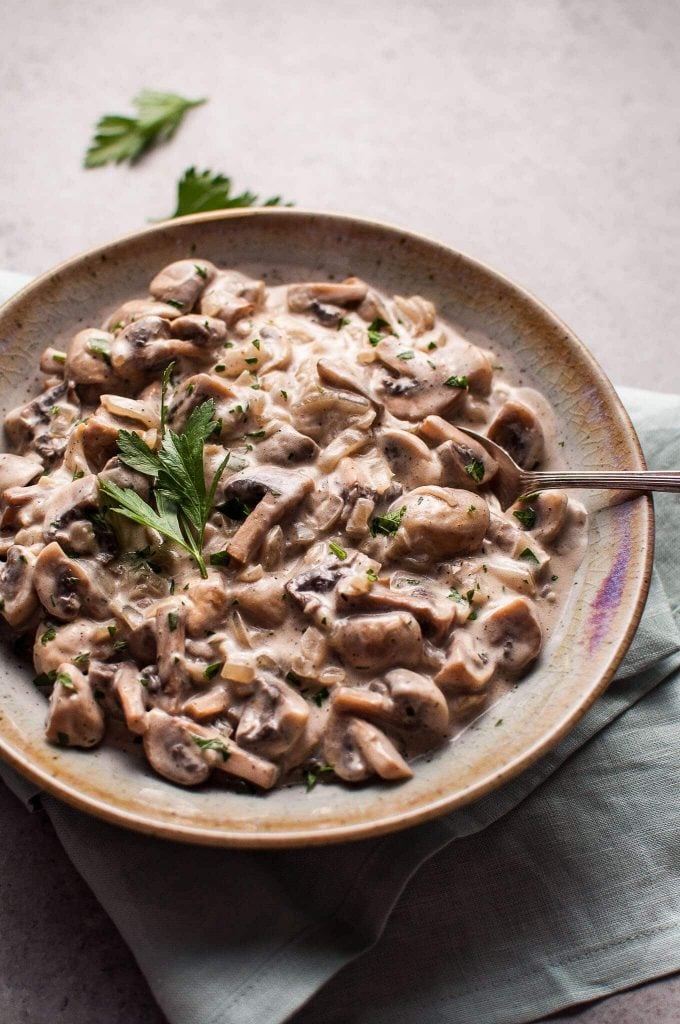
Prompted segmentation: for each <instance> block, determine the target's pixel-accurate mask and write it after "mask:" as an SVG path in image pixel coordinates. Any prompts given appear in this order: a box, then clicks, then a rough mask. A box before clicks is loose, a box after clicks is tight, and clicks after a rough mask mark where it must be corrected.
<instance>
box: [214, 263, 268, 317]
mask: <svg viewBox="0 0 680 1024" xmlns="http://www.w3.org/2000/svg"><path fill="white" fill-rule="evenodd" d="M263 303H264V281H254V280H252V278H249V277H246V276H245V274H239V273H238V271H236V270H226V271H220V272H219V273H218V274H216V275H215V277H214V278H213V280H212V281H211V282H210V284H209V285H208V287H207V288H206V289H205V291H204V292H203V295H202V297H201V305H200V310H201V313H202V314H204V315H205V316H209V317H215V318H216V319H217V320H223V321H224V323H225V324H226V325H227V327H232V326H233V325H234V324H235V323H236V322H237V320H240V319H241V318H242V317H244V316H251V315H252V314H253V313H255V312H256V311H257V310H259V309H261V308H262V305H263Z"/></svg>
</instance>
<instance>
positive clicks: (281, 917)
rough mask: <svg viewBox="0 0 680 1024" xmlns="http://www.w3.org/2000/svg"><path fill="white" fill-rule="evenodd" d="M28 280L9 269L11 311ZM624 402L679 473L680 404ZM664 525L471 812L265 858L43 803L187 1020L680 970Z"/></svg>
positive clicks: (667, 499)
mask: <svg viewBox="0 0 680 1024" xmlns="http://www.w3.org/2000/svg"><path fill="white" fill-rule="evenodd" d="M21 283H22V281H21V280H17V279H16V275H15V280H13V281H3V278H2V275H0V299H2V298H3V296H2V294H1V290H2V287H3V284H5V285H7V287H6V289H5V296H4V297H6V295H7V294H9V293H10V292H11V290H12V286H13V287H18V286H19V285H20V284H21ZM622 397H623V400H624V403H625V404H626V406H627V408H628V410H629V411H630V412H631V414H632V416H633V419H634V422H635V424H636V427H637V429H638V431H639V433H640V436H641V439H642V442H643V446H644V447H645V451H646V453H647V456H648V459H649V461H650V464H651V465H654V466H658V467H660V468H663V467H668V468H670V467H673V466H676V467H677V466H680V435H679V433H678V431H677V430H676V429H675V424H676V423H677V422H678V417H679V415H680V398H676V397H674V396H663V395H656V394H652V393H645V392H634V391H622ZM657 514H658V533H657V563H656V573H655V576H654V580H653V584H652V589H651V592H650V597H649V600H648V602H647V608H646V609H645V613H644V616H643V620H642V623H641V625H640V628H639V630H638V632H637V634H636V637H635V640H634V642H633V645H632V646H631V649H630V651H629V653H628V655H627V657H626V659H625V661H624V662H623V664H622V666H621V668H620V671H619V672H618V674H617V677H616V680H615V681H614V682H613V683H612V685H611V686H610V688H609V690H608V691H607V693H606V694H605V695H604V696H603V697H602V698H601V699H600V700H599V701H598V702H597V704H596V705H595V706H594V707H593V708H592V709H591V710H590V712H589V713H588V714H587V715H586V716H585V717H584V718H583V719H582V720H581V721H580V723H579V724H578V726H577V727H576V728H575V729H574V730H573V731H572V732H571V733H570V734H569V736H568V737H566V739H565V740H564V741H563V742H562V743H560V744H559V746H558V747H556V748H555V749H554V750H553V751H551V752H550V753H549V754H548V755H547V756H546V757H544V758H543V759H542V760H541V761H540V762H539V763H538V764H536V765H534V766H533V767H532V768H531V769H529V770H528V771H527V772H525V773H524V774H523V775H522V776H520V777H519V778H517V779H515V780H513V782H511V783H510V784H509V785H507V786H505V787H504V788H503V789H501V790H499V791H497V792H496V793H493V794H491V795H490V796H489V797H487V798H485V799H484V800H481V801H479V802H478V803H476V804H474V805H473V806H472V807H468V808H464V809H463V810H461V811H458V812H456V813H454V814H452V815H449V816H448V817H445V818H441V819H439V820H437V821H435V822H431V823H428V824H426V825H422V826H419V827H417V828H414V829H410V830H408V831H406V832H402V833H398V834H395V835H392V836H387V837H384V838H382V839H377V840H370V841H365V842H361V843H356V844H349V845H346V846H332V847H328V848H324V849H313V850H295V851H288V852H287V851H281V852H271V853H269V852H246V851H226V850H213V849H205V848H191V847H187V846H184V845H180V844H175V843H170V842H164V841H160V840H154V839H149V838H145V837H143V836H140V835H137V834H135V833H132V832H126V831H124V830H122V829H118V828H115V827H113V826H110V825H106V824H104V823H102V822H99V821H97V820H95V819H93V818H89V817H87V816H85V815H83V814H81V813H79V812H77V811H75V810H73V809H71V808H70V807H67V806H66V805H64V804H62V803H60V802H59V801H57V800H55V799H54V798H52V797H48V796H45V795H43V797H42V803H43V806H44V807H45V808H46V809H47V811H48V813H49V815H50V817H51V819H52V821H53V823H54V826H55V828H56V830H57V833H58V835H59V836H60V838H61V841H62V842H63V844H64V847H65V849H66V851H67V853H68V854H69V856H70V857H71V859H72V860H73V862H74V864H75V865H76V867H77V868H78V869H79V871H80V872H81V874H82V875H83V876H84V878H85V879H86V880H87V882H88V883H89V884H90V886H91V887H92V889H93V890H94V892H95V894H96V895H97V896H98V898H99V899H100V901H101V902H102V904H103V906H104V907H105V908H106V910H107V911H108V913H109V914H110V915H111V917H112V918H113V920H114V922H115V923H116V925H117V926H118V928H119V930H120V932H121V934H122V935H123V937H124V938H125V939H126V941H127V942H128V943H129V945H130V947H131V948H132V950H133V952H134V954H135V956H136V958H137V961H138V963H139V965H140V967H141V969H142V970H143V972H144V973H145V975H146V977H147V979H148V981H149V983H150V985H151V988H152V989H153V991H154V993H155V995H156V998H157V999H158V1002H159V1003H160V1005H161V1007H162V1008H163V1010H164V1012H165V1013H166V1015H167V1017H168V1019H169V1020H170V1021H171V1022H172V1024H186V1022H188V1021H191V1024H281V1022H283V1021H284V1020H290V1021H294V1022H295V1024H322V1022H323V1024H349V1022H351V1024H355V1022H356V1024H363V1022H366V1024H368V1022H369V1021H370V1022H371V1024H380V1022H383V1021H384V1022H387V1021H389V1022H390V1024H435V1022H444V1021H445V1022H447V1024H456V1022H461V1024H463V1022H465V1024H469V1022H470V1021H474V1022H475V1024H514V1022H521V1021H530V1020H534V1019H536V1018H537V1017H539V1016H542V1015H545V1014H547V1013H550V1012H553V1011H555V1010H558V1009H560V1008H563V1007H565V1006H568V1005H572V1004H573V1003H575V1002H578V1001H581V1000H584V999H591V998H594V997H595V996H598V995H604V994H607V993H611V992H614V991H617V990H619V989H621V988H625V987H627V986H630V985H634V984H637V983H639V982H642V981H644V980H647V979H649V978H652V977H655V976H658V975H660V974H663V973H667V972H670V971H673V970H676V969H678V968H680V923H679V922H680V913H679V911H680V871H679V865H680V857H679V855H678V846H677V836H678V826H679V825H680V789H679V787H678V781H679V775H680V772H679V770H678V766H679V762H680V755H679V753H678V748H679V746H680V745H679V744H678V741H677V735H676V734H677V723H678V721H679V720H680V691H679V689H678V687H677V685H674V683H675V680H676V679H677V677H678V674H680V673H679V671H678V670H679V669H680V635H679V634H678V628H677V627H678V622H677V620H678V616H680V575H679V573H678V570H677V568H676V565H675V562H674V544H675V537H677V536H678V532H679V529H680V501H678V499H677V498H676V497H674V496H670V495H669V496H666V495H664V496H660V497H659V498H658V499H657ZM660 684H663V685H660ZM641 698H644V699H641ZM2 774H3V777H4V778H5V779H6V781H8V783H9V784H10V785H13V786H16V788H17V792H18V793H19V794H20V795H22V796H24V797H26V796H27V795H29V793H30V791H31V789H30V787H29V786H28V785H26V784H24V783H23V781H22V780H17V778H16V776H14V775H13V773H11V772H10V771H9V770H6V769H4V768H3V771H2Z"/></svg>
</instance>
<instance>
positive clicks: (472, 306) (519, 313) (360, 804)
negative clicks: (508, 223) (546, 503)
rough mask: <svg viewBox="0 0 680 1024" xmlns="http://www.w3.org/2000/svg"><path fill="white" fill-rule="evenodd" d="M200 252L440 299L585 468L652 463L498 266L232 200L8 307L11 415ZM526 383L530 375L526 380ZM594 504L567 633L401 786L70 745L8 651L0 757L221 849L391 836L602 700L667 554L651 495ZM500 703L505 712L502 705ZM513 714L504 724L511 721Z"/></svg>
mask: <svg viewBox="0 0 680 1024" xmlns="http://www.w3.org/2000/svg"><path fill="white" fill-rule="evenodd" d="M192 254H196V255H197V256H198V255H200V256H202V257H204V258H206V259H209V260H212V261H214V262H215V263H217V264H220V265H222V266H228V267H238V268H239V269H241V270H244V271H246V272H247V273H249V274H251V275H253V276H255V277H263V278H264V279H265V280H266V281H267V283H269V284H279V283H282V282H286V281H301V280H307V279H326V278H328V277H333V276H335V277H336V278H344V277H346V276H348V275H349V274H356V275H358V276H360V277H362V278H365V279H366V280H368V281H370V282H372V283H373V284H375V285H377V286H379V287H381V288H384V289H385V290H386V291H389V292H398V293H404V294H413V293H419V294H422V295H424V296H426V297H427V298H429V299H432V300H433V301H434V303H435V304H436V306H437V310H438V312H439V313H440V315H442V316H443V317H444V318H445V319H446V320H448V321H449V322H451V323H453V324H456V325H457V326H459V327H461V328H462V329H463V330H465V331H470V332H473V333H474V332H481V333H482V334H483V335H486V336H487V337H488V339H489V345H490V347H492V348H493V349H494V351H495V352H499V353H502V357H503V358H504V359H505V358H507V361H508V363H509V365H511V366H512V367H514V374H518V375H519V376H520V377H521V380H522V383H523V384H525V385H530V386H533V387H536V388H537V389H538V390H539V391H541V392H542V393H543V394H544V395H545V396H546V397H547V398H548V400H549V401H550V403H551V404H552V406H553V408H554V410H555V415H556V417H557V424H558V430H559V435H560V437H561V438H562V439H563V440H564V442H565V445H564V452H565V456H566V460H567V463H568V466H569V468H582V469H589V470H597V469H642V468H644V461H643V458H642V454H641V451H640V446H639V444H638V441H637V438H636V435H635V432H634V431H633V428H632V426H631V424H630V421H629V419H628V417H627V415H626V413H625V412H624V410H623V408H622V406H621V403H620V402H619V400H618V398H617V396H616V394H615V392H614V390H613V388H612V386H611V384H610V383H609V381H608V380H607V378H606V376H605V374H604V373H603V372H602V370H601V369H600V367H599V366H598V365H597V363H596V362H595V360H594V359H593V357H592V356H591V355H590V354H589V353H588V351H587V350H586V349H585V348H584V346H583V345H582V344H581V342H579V341H578V339H577V338H576V337H575V336H574V334H573V333H572V332H571V331H570V330H569V328H568V327H566V326H565V325H564V324H563V323H562V322H561V321H560V320H559V319H558V318H557V317H556V316H554V315H553V314H552V313H551V312H550V311H549V310H548V309H546V307H545V306H543V305H542V304H541V303H540V302H538V301H537V300H536V299H534V298H533V297H532V296H530V295H528V294H527V293H526V292H525V291H523V290H522V289H521V288H519V287H517V286H516V285H515V284H512V283H511V282H510V281H508V280H507V279H506V278H504V277H502V276H501V275H500V274H498V273H497V272H496V271H494V270H491V269H490V268H488V267H486V266H484V265H482V264H480V263H478V262H477V261H475V260H473V259H470V258H469V257H467V256H464V255H461V254H460V253H458V252H455V251H453V250H451V249H449V248H447V247H445V246H443V245H439V244H437V243H436V242H433V241H430V240H428V239H426V238H422V237H419V236H417V235H414V234H411V233H409V232H407V231H402V230H400V229H398V228H394V227H388V226H386V225H384V224H378V223H374V222H370V221H365V220H359V219H357V218H353V217H346V216H336V215H331V214H321V213H310V212H304V211H300V210H253V211H250V210H247V211H229V212H223V213H217V214H205V215H198V216H194V217H186V218H183V219H180V220H175V221H170V222H167V223H163V224H158V225H155V226H153V227H151V228H147V229H146V230H143V231H140V232H138V233H137V234H135V235H132V236H129V237H127V238H123V239H121V240H119V241H116V242H113V243H111V244H110V245H105V246H102V247H101V248H98V249H95V250H93V251H91V252H88V253H86V254H84V255H82V256H78V257H76V258H75V259H72V260H69V261H68V262H67V263H64V264H62V265H61V266H59V267H57V268H56V269H54V270H51V271H49V272H48V273H46V274H43V276H42V277H40V278H38V279H37V280H36V281H34V282H33V283H32V284H30V285H29V286H28V287H27V288H25V289H24V290H23V291H22V292H21V293H19V294H18V295H17V296H16V297H15V298H13V299H12V300H11V301H10V302H8V303H7V304H6V305H5V306H4V307H3V309H2V310H1V311H0V373H1V374H2V394H1V402H0V412H2V414H3V415H4V413H5V412H6V411H7V410H8V409H10V408H12V407H13V406H14V405H16V404H18V403H19V402H22V401H25V400H26V399H27V398H28V397H29V396H31V395H33V394H35V393H37V390H38V389H39V386H40V383H39V382H40V375H39V374H38V372H37V363H38V357H39V354H40V352H41V350H42V349H43V348H44V347H45V346H46V345H47V344H48V343H50V344H51V343H54V344H56V345H57V347H60V343H61V347H63V346H64V345H65V344H66V343H67V341H68V339H69V338H70V337H71V336H72V335H73V334H74V332H75V331H77V330H79V329H80V328H82V327H85V326H89V325H91V324H97V323H98V322H100V321H101V320H102V318H103V317H104V316H105V315H106V314H107V313H109V312H111V311H112V310H113V309H114V308H115V307H116V306H117V305H119V303H121V302H122V301H123V300H125V299H128V298H130V297H133V296H137V295H140V296H141V295H144V294H146V291H147V285H148V282H149V280H150V279H151V278H152V277H153V275H154V274H155V273H156V272H157V270H158V269H159V268H160V267H162V266H164V265H165V264H167V263H170V262H172V261H173V260H177V259H181V258H185V257H187V256H190V255H192ZM513 382H515V381H513ZM599 497H600V501H599V503H598V501H595V500H593V498H592V497H591V498H590V526H589V543H588V548H587V552H586V555H585V558H584V560H583V563H582V565H581V568H580V570H579V572H578V575H577V577H576V578H575V580H574V586H573V587H572V597H571V599H570V601H569V602H568V604H567V607H566V608H565V611H564V613H563V615H562V620H561V623H560V627H559V629H558V631H557V634H556V636H555V637H554V638H553V640H552V642H551V643H550V645H549V646H548V649H547V650H546V651H545V652H544V654H543V655H542V657H541V659H540V661H539V663H538V664H537V666H536V668H535V669H534V670H533V672H532V673H531V674H530V675H529V676H528V677H527V678H526V679H525V680H523V681H522V682H521V683H520V684H519V686H518V687H517V688H516V689H515V691H514V692H512V693H511V694H509V695H508V696H507V697H505V698H504V699H503V704H502V709H495V712H494V713H492V714H487V715H485V716H482V717H481V718H480V719H479V720H478V721H477V722H476V723H475V724H474V725H472V726H471V727H470V728H468V729H467V730H466V731H465V732H464V733H463V734H462V735H461V736H460V738H458V739H457V740H456V741H455V742H453V743H452V744H449V745H447V746H445V747H443V748H442V749H440V750H439V751H437V752H436V753H435V754H434V755H433V756H428V758H426V759H424V760H422V761H421V762H420V763H419V764H418V767H417V771H416V773H415V777H414V778H413V779H412V780H411V781H409V782H407V783H406V784H402V785H386V784H375V785H367V786H363V787H361V788H351V787H344V786H336V785H333V786H327V785H318V786H316V787H315V788H314V789H313V790H312V791H311V792H309V793H307V792H306V791H305V788H304V787H303V786H294V787H289V788H283V789H279V790H275V791H273V792H271V793H267V794H265V795H257V796H255V795H253V796H244V795H240V794H235V793H232V792H230V791H228V790H225V789H223V788H220V787H217V786H213V787H210V786H208V787H206V788H204V789H199V790H195V791H190V790H184V789H181V788H178V787H176V786H174V785H172V784H171V783H169V782H166V781H164V780H163V779H161V778H159V777H158V776H157V775H156V774H155V773H153V772H152V771H151V769H150V768H149V767H148V765H147V764H146V762H145V760H144V759H143V757H142V755H141V753H140V752H139V748H134V749H133V753H132V754H130V753H127V752H124V751H121V750H118V749H115V748H113V747H110V746H106V745H104V746H103V747H102V748H101V749H98V750H96V751H91V752H82V751H78V750H72V749H57V748H55V747H53V746H51V745H49V744H48V743H47V742H46V741H45V739H44V735H43V722H44V718H45V702H44V698H43V697H41V696H40V695H39V694H38V693H37V692H36V690H35V688H34V687H33V686H32V685H31V676H32V673H31V671H30V669H28V668H27V666H26V664H25V663H20V662H18V661H17V658H16V656H15V655H13V654H12V653H11V651H10V649H9V648H6V647H2V648H0V694H1V702H0V755H2V757H3V758H4V759H5V760H6V761H8V762H9V763H10V764H11V765H12V766H13V767H14V768H16V769H17V770H18V771H19V772H21V773H22V774H24V775H25V776H27V777H28V778H29V779H31V780H32V781H33V782H34V783H36V784H37V785H38V786H40V787H42V788H43V789H44V790H46V791H48V792H49V793H52V794H54V795H55V796H57V797H59V798H61V799H62V800H65V801H67V802H68V803H69V804H72V805H73V806H75V807H78V808H80V809H81V810H84V811H88V812H90V813H91V814H95V815H98V816H100V817H102V818H105V819H106V820H108V821H110V822H113V823H115V824H118V825H123V826H126V827H129V828H133V829H138V830H139V831H142V832H146V833H150V834H153V835H157V836H165V837H168V838H172V839H176V840H183V841H187V842H194V843H204V844H212V845H216V846H242V847H286V846H302V845H312V844H322V843H331V842H338V841H344V840H349V839H358V838H363V837H368V836H375V835H379V834H381V833H385V832H389V831H392V830H394V829H400V828H404V827H406V826H409V825H414V824H416V823H418V822H422V821H425V820H426V819H429V818H432V817H435V816H436V815H441V814H443V813H445V812H447V811H452V810H453V809H455V808H458V807H461V806H462V805H464V804H467V803H470V802H472V801H475V800H478V799H479V798H480V797H482V796H484V795H486V794H488V793H489V792H490V791H492V790H493V789H495V788H496V787H498V786H501V785H502V784H503V783H505V782H507V781H508V780H509V779H511V778H513V777H514V776H516V775H517V774H518V773H519V772H521V771H523V770H524V769H526V768H527V767H528V766H529V765H530V764H532V763H533V762H534V761H536V760H537V759H538V758H540V757H541V756H542V755H544V754H545V753H546V752H547V751H548V750H549V749H550V748H551V747H553V746H554V745H555V744H556V743H557V742H558V740H559V739H560V738H561V737H563V736H564V735H565V733H567V732H568V731H569V730H570V729H571V728H572V727H573V726H574V725H575V723H576V722H577V721H578V719H579V718H580V717H581V716H582V715H583V714H584V713H585V712H586V710H587V709H588V707H589V706H590V705H591V704H592V703H593V701H594V700H595V699H596V698H597V697H598V695H600V694H601V693H602V692H603V690H604V689H605V687H606V686H607V684H608V682H609V681H610V680H611V678H612V675H613V673H614V671H615V669H616V667H617V665H618V664H619V662H620V661H621V658H622V657H623V655H624V653H625V651H626V649H627V647H628V645H629V643H630V640H631V639H632V636H633V634H634V632H635V628H636V626H637V624H638V621H639V618H640V615H641V612H642V608H643V606H644V602H645V598H646V594H647V589H648V585H649V578H650V572H651V560H652V549H653V512H652V504H651V501H650V500H649V499H648V498H644V497H638V498H636V499H634V500H630V501H627V502H624V503H620V504H610V503H609V500H610V499H602V495H600V496H599ZM496 712H497V713H496ZM501 717H502V721H503V726H502V728H498V727H497V726H496V722H497V721H498V719H499V718H501Z"/></svg>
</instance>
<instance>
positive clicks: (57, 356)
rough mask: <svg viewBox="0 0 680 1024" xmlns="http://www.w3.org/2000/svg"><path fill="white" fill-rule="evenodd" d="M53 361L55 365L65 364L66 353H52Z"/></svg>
mask: <svg viewBox="0 0 680 1024" xmlns="http://www.w3.org/2000/svg"><path fill="white" fill-rule="evenodd" d="M52 360H53V361H54V362H55V363H65V362H66V353H65V352H53V353H52Z"/></svg>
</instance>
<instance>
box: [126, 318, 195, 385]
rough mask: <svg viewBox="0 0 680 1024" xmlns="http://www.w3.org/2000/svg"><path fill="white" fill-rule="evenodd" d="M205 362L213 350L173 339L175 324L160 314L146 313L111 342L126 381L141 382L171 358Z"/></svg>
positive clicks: (137, 383)
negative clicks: (173, 325)
mask: <svg viewBox="0 0 680 1024" xmlns="http://www.w3.org/2000/svg"><path fill="white" fill-rule="evenodd" d="M180 358H185V359H192V360H198V361H203V362H205V361H206V360H209V359H210V353H209V352H206V350H205V349H204V348H201V347H200V346H198V345H193V344H192V343H191V342H190V341H182V340H180V339H179V338H173V336H172V326H171V324H169V323H168V321H167V320H166V319H165V318H163V317H160V316H145V317H142V318H141V319H139V320H135V321H134V322H133V323H131V324H129V325H128V326H127V327H125V328H124V329H123V330H122V331H121V332H120V333H119V334H118V335H116V338H115V340H114V342H113V344H112V345H111V365H112V367H113V369H114V370H115V372H116V373H117V374H118V376H119V377H121V378H122V379H123V380H125V381H128V382H130V383H133V384H136V385H138V386H139V384H140V383H141V382H142V381H143V380H144V378H145V377H146V375H147V374H149V373H152V372H154V371H156V370H157V369H158V368H159V367H160V366H161V365H162V364H163V363H167V362H169V361H170V360H171V359H180Z"/></svg>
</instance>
